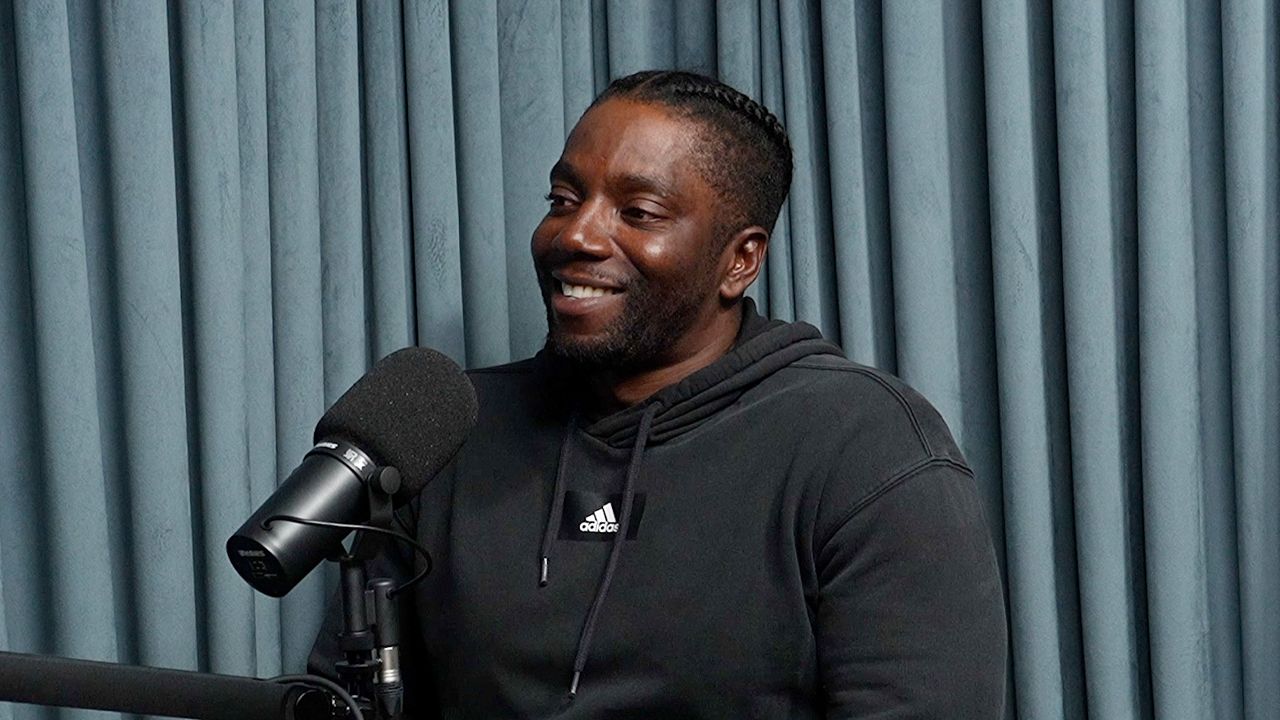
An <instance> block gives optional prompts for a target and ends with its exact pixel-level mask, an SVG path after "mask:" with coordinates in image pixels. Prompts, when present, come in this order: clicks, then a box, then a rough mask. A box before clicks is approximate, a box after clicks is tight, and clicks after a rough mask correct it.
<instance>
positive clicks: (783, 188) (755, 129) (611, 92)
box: [591, 70, 791, 241]
mask: <svg viewBox="0 0 1280 720" xmlns="http://www.w3.org/2000/svg"><path fill="white" fill-rule="evenodd" d="M611 98H625V99H628V100H635V101H640V102H652V103H658V104H661V105H663V106H666V107H668V108H670V109H671V110H674V111H675V112H677V113H678V114H680V115H682V116H684V117H688V118H691V119H693V120H696V121H697V122H699V123H701V124H702V126H703V130H704V132H703V133H701V135H702V137H701V138H700V139H701V142H700V143H698V147H697V149H696V150H695V151H694V153H695V160H696V162H697V164H698V166H699V169H700V170H701V171H702V173H703V176H704V178H705V179H706V180H707V182H708V183H710V185H711V186H712V187H713V188H714V189H715V190H716V191H717V193H718V194H719V195H720V196H721V198H722V199H723V201H724V203H725V209H726V211H727V214H728V217H725V218H723V220H722V222H721V227H722V228H723V229H724V230H726V231H728V232H725V233H722V234H724V235H725V237H724V240H726V241H727V240H728V237H729V235H731V234H732V232H734V231H736V230H738V229H741V228H743V227H747V226H749V225H759V226H761V227H763V228H765V229H766V230H769V231H770V232H772V230H773V225H774V223H775V222H776V221H777V219H778V212H779V211H780V210H781V208H782V202H783V201H784V200H785V199H786V197H787V191H788V190H789V189H790V187H791V141H790V140H788V139H787V131H786V130H784V129H783V127H782V123H780V122H778V118H776V117H774V115H773V113H771V112H769V111H768V110H767V109H766V108H765V107H764V106H763V105H761V104H760V103H758V102H756V101H755V100H752V99H751V98H750V97H747V96H746V95H744V94H742V93H740V92H738V91H737V90H734V89H733V88H731V87H729V86H728V85H725V84H724V83H722V82H719V81H717V80H714V79H712V78H709V77H706V76H705V75H698V74H696V73H691V72H683V71H678V70H645V71H642V72H638V73H634V74H631V75H627V76H626V77H621V78H618V79H617V80H614V81H613V82H612V83H610V84H609V87H607V88H605V90H604V92H602V93H600V95H599V97H597V98H596V99H595V102H593V103H592V104H591V106H592V107H595V106H596V105H599V104H600V103H602V102H604V101H605V100H609V99H611Z"/></svg>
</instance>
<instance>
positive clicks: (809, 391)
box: [779, 355, 966, 471]
mask: <svg viewBox="0 0 1280 720" xmlns="http://www.w3.org/2000/svg"><path fill="white" fill-rule="evenodd" d="M779 374H780V376H781V377H780V380H782V382H783V383H785V385H786V386H787V388H786V391H787V393H788V394H789V395H790V396H791V399H792V402H791V403H790V404H792V405H794V406H795V410H797V411H801V410H802V411H803V413H804V417H805V418H807V419H808V422H809V423H812V424H819V425H828V426H829V428H830V430H832V431H834V432H835V433H836V435H837V436H839V438H840V439H841V440H842V441H844V442H845V443H847V444H848V443H851V444H853V446H854V449H855V450H856V451H857V452H859V453H860V454H863V455H866V454H867V453H870V454H871V456H872V458H873V459H879V460H880V461H881V462H882V463H885V464H887V467H883V468H881V469H882V470H884V471H892V470H893V469H895V468H898V467H904V466H906V465H910V464H912V463H913V462H915V461H920V460H925V459H928V458H938V459H948V460H951V461H954V462H956V463H959V464H961V465H965V464H966V463H965V460H964V456H963V455H962V454H961V453H960V450H959V448H958V447H957V446H956V443H955V440H954V439H953V438H952V436H951V431H950V429H949V428H948V427H947V424H946V421H944V420H943V418H942V415H941V414H939V412H938V410H937V409H936V408H934V406H933V404H932V403H930V402H929V401H928V400H927V399H926V398H925V397H924V396H923V395H921V394H920V393H919V392H917V391H916V390H915V389H914V388H912V387H911V386H910V385H908V384H907V383H906V382H904V381H903V380H902V379H900V378H898V377H896V376H894V375H892V374H890V373H888V372H885V371H883V370H878V369H876V368H873V367H868V366H866V365H860V364H858V363H855V362H852V361H850V360H846V359H844V358H842V357H837V356H834V355H818V356H812V357H808V358H805V359H803V360H799V361H797V362H795V363H792V364H791V365H790V366H788V367H787V368H786V369H785V370H784V371H782V372H781V373H779Z"/></svg>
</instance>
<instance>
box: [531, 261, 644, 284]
mask: <svg viewBox="0 0 1280 720" xmlns="http://www.w3.org/2000/svg"><path fill="white" fill-rule="evenodd" d="M536 270H537V275H538V282H539V284H541V285H543V286H546V287H550V286H551V284H552V283H557V282H560V281H559V280H557V279H556V278H555V277H554V276H553V273H555V272H556V271H558V270H565V271H567V272H566V274H569V275H572V276H574V278H575V279H579V278H580V279H583V280H586V281H595V282H598V283H600V284H602V285H607V286H610V287H618V288H623V289H625V288H627V287H628V286H630V285H632V284H634V283H635V278H633V277H630V276H627V275H617V274H613V273H605V272H600V271H599V270H597V269H595V268H582V267H573V266H572V265H569V264H565V265H546V266H541V265H540V266H538V267H537V268H536Z"/></svg>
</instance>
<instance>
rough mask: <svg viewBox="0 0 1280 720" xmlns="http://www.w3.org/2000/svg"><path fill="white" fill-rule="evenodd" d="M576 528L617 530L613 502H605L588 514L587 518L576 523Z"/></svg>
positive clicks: (595, 530)
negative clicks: (602, 505)
mask: <svg viewBox="0 0 1280 720" xmlns="http://www.w3.org/2000/svg"><path fill="white" fill-rule="evenodd" d="M587 507H591V506H590V505H588V506H587ZM578 529H579V530H581V531H582V532H598V533H616V532H618V518H617V517H615V516H614V514H613V503H611V502H607V503H605V504H604V507H602V508H600V509H599V510H597V511H595V512H593V513H591V514H590V515H588V516H587V519H586V520H583V521H582V522H581V523H580V524H579V525H578Z"/></svg>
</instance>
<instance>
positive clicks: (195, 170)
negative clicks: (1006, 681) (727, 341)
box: [0, 0, 1280, 720]
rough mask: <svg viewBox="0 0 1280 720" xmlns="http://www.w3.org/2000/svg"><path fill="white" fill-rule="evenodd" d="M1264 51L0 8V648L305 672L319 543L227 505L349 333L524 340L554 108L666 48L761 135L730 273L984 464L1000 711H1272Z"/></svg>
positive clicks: (703, 19)
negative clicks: (749, 262)
mask: <svg viewBox="0 0 1280 720" xmlns="http://www.w3.org/2000/svg"><path fill="white" fill-rule="evenodd" d="M1278 46H1280V2H1278V1H1277V0H1221V2H1218V1H1216V0H1206V1H1204V2H1175V3H1169V2H1162V1H1159V0H1134V1H1133V2H1128V1H1125V0H1105V1H1104V2H1101V3H1086V2H1054V3H1050V2H1048V1H1047V0H1026V1H1024V2H1012V3H1006V2H984V3H905V2H891V3H870V2H830V1H828V2H817V1H816V0H794V1H793V0H718V1H716V2H713V1H712V0H696V1H692V2H685V1H683V0H479V1H477V2H462V1H459V0H454V1H453V2H449V1H448V0H415V1H414V2H399V3H397V2H370V3H357V2H353V1H349V0H319V1H315V0H312V1H308V0H279V1H277V0H271V1H270V2H263V1H262V0H249V1H247V2H230V1H229V0H190V1H189V2H171V3H156V2H150V1H149V0H122V1H121V2H113V3H105V4H103V3H97V2H91V1H90V0H17V1H16V2H13V3H6V4H0V437H3V438H4V439H5V444H6V447H7V448H8V449H9V450H10V453H11V457H16V458H20V459H21V463H19V464H18V465H17V467H18V468H19V469H18V471H16V472H10V473H7V474H4V475H0V648H5V649H12V650H19V651H25V652H42V653H55V654H62V655H70V656H76V657H86V658H94V659H102V660H115V661H121V662H129V663H146V664H154V665H164V666H170V667H182V668H198V669H203V670H210V671H215V672H222V673H232V674H245V675H258V676H270V675H274V674H278V673H280V672H284V671H294V670H298V669H300V668H301V666H302V664H303V662H304V659H305V656H306V652H307V650H308V648H309V646H310V643H311V639H312V636H313V634H314V632H315V629H316V626H317V624H318V620H319V617H320V613H321V612H322V610H323V607H324V605H325V602H326V600H327V599H328V596H329V593H330V591H331V588H332V586H333V578H334V573H333V572H332V571H330V570H323V571H320V572H317V573H315V574H314V576H313V577H311V578H308V579H307V580H306V581H305V582H304V583H303V584H302V585H300V586H299V587H298V588H297V589H296V590H294V591H293V592H292V593H291V594H290V596H289V597H288V598H286V599H285V600H283V601H279V600H275V599H272V598H267V597H265V596H260V595H255V594H254V593H253V592H252V591H251V590H250V589H249V588H248V587H247V586H246V585H245V584H244V583H243V582H241V581H240V580H239V578H238V576H236V575H235V573H234V572H233V571H232V569H231V567H230V565H229V563H228V562H227V561H226V558H225V551H224V549H223V544H224V542H225V539H226V537H227V536H228V535H229V534H230V533H231V532H232V531H234V530H235V528H236V527H237V526H238V525H239V524H240V523H241V522H242V521H243V520H244V519H245V518H246V517H247V516H248V514H249V513H250V512H251V511H252V510H253V509H254V508H256V507H257V506H258V505H259V504H260V503H261V502H263V501H264V500H265V499H266V498H267V497H269V496H270V494H271V493H272V491H273V490H274V488H275V487H276V484H277V483H278V482H279V481H280V480H281V479H282V478H283V477H284V476H286V475H287V474H288V472H289V471H290V470H291V469H292V468H293V467H294V466H295V465H296V464H297V463H298V461H299V460H300V459H301V457H302V454H303V453H304V452H305V451H306V450H307V449H308V448H309V447H310V439H311V438H310V435H311V432H312V428H313V427H314V424H315V422H316V420H317V419H318V418H319V416H320V415H321V414H322V412H323V410H324V408H325V407H327V405H328V404H329V403H331V402H332V401H333V400H334V399H335V398H336V397H337V396H338V395H339V394H341V393H342V392H343V391H344V390H345V389H346V388H347V387H348V386H349V385H350V384H351V383H352V382H353V381H354V380H355V379H356V378H357V377H359V376H360V374H361V373H363V372H364V371H365V370H366V369H367V368H368V367H369V365H370V363H371V362H373V361H374V360H376V359H377V358H379V357H381V356H383V355H385V354H387V353H388V352H390V351H392V350H394V349H396V348H398V347H401V346H404V345H408V344H421V345H427V346H431V347H435V348H438V349H440V350H442V351H444V352H445V353H447V354H448V355H450V356H451V357H453V358H454V359H456V360H458V361H459V362H461V363H463V364H465V365H467V366H470V367H480V366H484V365H490V364H495V363H501V362H505V361H508V360H510V359H516V358H520V357H524V356H527V355H529V354H531V353H532V352H534V351H536V350H537V349H538V347H539V346H540V345H541V343H542V339H543V336H544V333H545V321H544V311H543V308H542V303H541V299H540V296H539V291H538V289H537V286H536V283H535V281H534V275H533V270H532V266H531V261H530V256H529V250H528V243H529V236H530V234H531V232H532V230H533V227H534V226H535V225H536V223H537V222H538V220H539V218H540V217H541V215H542V214H543V213H544V212H545V201H544V200H543V197H542V196H543V194H544V193H545V192H546V190H547V173H548V171H549V169H550V167H551V165H552V163H553V162H554V161H555V159H556V157H557V156H558V154H559V152H560V149H561V145H562V143H563V140H564V138H565V135H566V134H567V133H568V131H569V130H571V129H572V126H573V123H574V122H575V121H576V119H577V118H578V116H579V115H580V114H581V113H582V112H583V110H585V108H586V107H587V106H588V105H589V103H590V102H591V100H592V98H593V97H594V96H595V95H596V93H598V92H599V91H601V90H602V89H603V88H604V87H605V86H606V85H607V83H608V82H609V80H610V79H612V78H615V77H619V76H621V75H625V74H627V73H630V72H633V71H636V70H641V69H647V68H652V67H679V68H686V69H691V70H696V71H699V72H704V73H709V74H713V75H717V76H719V77H720V78H722V79H724V80H725V81H727V82H729V83H730V84H732V85H734V86H735V87H738V88H739V89H741V90H743V91H744V92H747V93H748V94H750V95H752V96H753V97H756V98H758V99H760V100H761V101H763V102H764V103H765V104H766V105H767V106H768V107H769V108H770V109H771V110H773V111H774V113H775V114H776V115H777V116H778V117H779V118H780V119H781V120H782V121H783V123H784V125H786V127H787V128H788V131H789V133H790V136H791V138H792V143H793V145H794V148H795V151H796V166H795V180H794V182H793V186H792V191H791V195H790V197H789V200H788V202H787V203H786V205H784V208H783V211H782V215H781V217H780V218H779V221H778V225H777V227H776V228H775V231H774V234H773V238H772V241H771V247H770V249H769V257H768V261H767V263H766V265H765V269H764V272H763V273H762V275H761V277H760V279H759V281H758V282H757V283H756V285H755V286H754V287H753V288H752V289H751V290H750V294H751V295H752V297H754V298H756V300H757V302H758V303H759V304H760V306H761V308H762V309H764V310H765V311H766V312H767V313H768V314H770V315H772V316H774V317H778V318H783V319H789V320H790V319H799V320H805V321H807V322H810V323H813V324H814V325H816V326H818V327H819V328H820V329H822V331H823V332H824V334H826V336H827V337H829V338H831V339H832V340H835V341H837V342H839V343H841V344H842V346H843V347H844V348H845V351H846V352H847V354H848V355H849V356H850V357H851V358H853V359H855V360H857V361H859V362H863V363H866V364H870V365H875V366H877V367H881V368H884V369H887V370H889V371H892V372H895V373H897V374H899V375H901V376H902V377H903V378H904V379H906V380H907V381H908V382H909V383H911V384H912V385H914V386H915V387H917V388H918V389H919V390H920V391H921V392H922V393H923V394H924V395H926V396H927V397H928V398H929V399H930V400H931V401H932V402H933V403H934V404H935V405H936V406H937V407H938V408H939V410H940V411H941V412H942V414H943V416H944V417H945V418H946V420H947V422H948V423H949V425H950V426H951V427H952V429H953V431H954V433H955V435H956V437H957V439H958V440H959V442H960V444H961V446H962V448H963V449H964V451H965V453H966V455H967V456H968V458H969V459H970V461H971V463H972V465H973V466H974V468H975V470H976V471H977V475H978V477H979V482H980V483H981V487H982V490H983V495H984V498H985V501H986V504H985V507H986V512H987V515H988V517H989V519H990V520H991V523H992V526H993V533H994V539H995V542H996V545H997V549H998V552H999V554H1000V556H1001V563H1002V568H1003V571H1004V572H1005V575H1006V581H1007V589H1008V599H1009V619H1010V627H1011V636H1010V637H1011V645H1010V647H1011V675H1010V678H1011V681H1012V685H1011V688H1010V694H1009V708H1008V712H1007V716H1008V717H1010V718H1013V717H1024V718H1037V719H1038V718H1064V719H1067V718H1083V717H1095V718H1166V717H1168V718H1184V717H1185V718H1247V719H1249V720H1256V719H1260V718H1273V717H1277V716H1280V623H1277V622H1276V618H1275V608H1277V607H1280V443H1278V442H1277V438H1280V149H1278V145H1280V140H1277V138H1280V47H1278ZM61 715H68V716H71V715H76V716H79V715H81V713H70V712H67V713H62V712H54V711H46V710H43V709H37V708H30V707H25V706H8V705H5V704H3V703H0V720H10V718H21V719H25V718H35V717H41V718H44V717H53V716H61Z"/></svg>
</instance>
